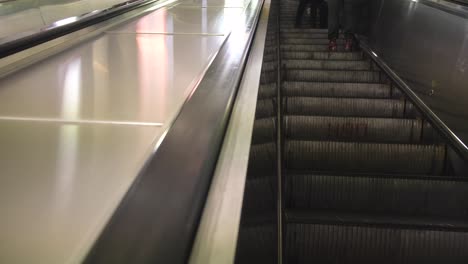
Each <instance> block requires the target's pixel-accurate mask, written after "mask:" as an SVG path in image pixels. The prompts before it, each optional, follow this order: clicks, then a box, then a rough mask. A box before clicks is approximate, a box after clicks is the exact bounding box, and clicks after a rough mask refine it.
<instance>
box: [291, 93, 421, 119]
mask: <svg viewBox="0 0 468 264" xmlns="http://www.w3.org/2000/svg"><path fill="white" fill-rule="evenodd" d="M283 109H284V114H285V115H309V116H342V117H393V118H401V117H413V116H414V112H415V110H414V107H413V106H412V105H411V104H410V103H408V102H406V103H405V102H404V101H401V100H396V99H364V98H325V97H288V98H285V99H283Z"/></svg>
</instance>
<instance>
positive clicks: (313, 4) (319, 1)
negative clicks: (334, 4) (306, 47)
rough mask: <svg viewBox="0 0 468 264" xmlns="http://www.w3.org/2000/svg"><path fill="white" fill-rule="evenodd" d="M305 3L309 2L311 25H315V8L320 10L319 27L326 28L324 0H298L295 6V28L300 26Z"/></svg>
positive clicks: (326, 14)
mask: <svg viewBox="0 0 468 264" xmlns="http://www.w3.org/2000/svg"><path fill="white" fill-rule="evenodd" d="M307 4H310V9H311V16H310V21H311V24H312V25H315V22H316V21H315V20H316V18H317V9H318V10H319V12H320V27H321V28H326V27H327V16H328V11H327V4H326V3H325V1H324V0H299V6H298V7H297V12H296V25H295V26H296V28H300V27H301V26H302V16H303V15H304V11H305V10H306V7H307Z"/></svg>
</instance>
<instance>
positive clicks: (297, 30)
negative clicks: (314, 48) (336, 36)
mask: <svg viewBox="0 0 468 264" xmlns="http://www.w3.org/2000/svg"><path fill="white" fill-rule="evenodd" d="M280 32H285V33H323V34H328V29H326V28H307V29H303V28H280Z"/></svg>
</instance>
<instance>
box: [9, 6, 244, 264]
mask: <svg viewBox="0 0 468 264" xmlns="http://www.w3.org/2000/svg"><path fill="white" fill-rule="evenodd" d="M186 9H187V11H184V12H183V13H180V15H183V16H186V17H189V18H195V19H200V21H202V24H200V26H203V25H206V29H213V30H216V31H217V30H219V32H221V33H222V35H223V36H217V35H202V34H198V33H203V32H202V31H201V30H198V28H196V27H193V25H191V24H189V23H185V22H184V23H179V24H177V23H176V22H174V23H175V24H172V22H171V21H170V20H168V19H166V16H165V15H164V14H167V16H170V14H168V13H164V12H162V13H161V14H163V15H161V16H160V15H156V16H154V17H155V18H156V19H153V20H151V21H148V22H143V23H140V24H139V25H141V26H144V28H145V29H147V30H148V31H152V32H156V30H161V31H162V32H161V33H163V34H139V33H138V32H126V33H125V34H120V33H118V32H116V33H112V32H107V33H105V32H104V33H101V34H100V35H95V36H94V38H92V39H88V40H87V41H86V42H84V43H80V44H75V46H73V47H72V48H70V49H68V50H66V51H63V52H60V53H57V54H55V55H53V56H50V57H48V58H45V59H43V60H42V61H39V62H36V63H34V64H32V65H29V66H28V67H25V68H21V70H19V71H15V72H13V73H11V74H8V75H6V76H4V77H2V78H1V79H0V145H1V146H2V148H1V149H0V192H1V194H0V199H1V201H0V206H1V207H2V209H3V210H4V211H3V212H4V213H2V219H1V220H0V236H1V237H2V239H1V240H2V242H1V243H0V262H1V263H79V262H81V261H82V260H83V258H84V257H85V256H86V254H88V251H89V249H90V247H91V246H92V244H93V243H94V241H95V239H96V238H97V236H98V235H99V233H100V232H101V231H102V230H103V228H104V227H105V226H106V224H107V222H108V221H109V218H110V217H111V215H112V214H113V213H114V211H115V209H116V208H117V206H118V205H119V202H120V201H121V199H122V197H124V195H125V193H126V192H127V191H128V188H129V186H131V184H132V183H133V180H134V179H135V177H136V175H137V174H138V173H139V172H140V170H141V169H142V166H143V164H144V163H145V162H147V160H148V158H149V157H150V156H151V154H153V152H154V151H155V149H156V147H157V146H159V144H160V143H161V140H162V138H163V136H164V135H165V133H166V132H167V128H168V127H170V126H171V123H172V122H173V120H174V119H175V117H176V116H177V115H178V114H179V111H180V109H181V107H182V106H183V105H184V103H185V102H186V100H187V98H190V96H193V95H192V92H193V89H194V87H196V85H197V84H198V82H199V81H200V79H201V78H202V77H203V74H204V73H205V71H206V69H207V66H208V65H209V64H210V63H211V61H212V59H213V58H214V56H215V55H216V54H217V53H218V51H219V49H220V48H221V46H222V44H223V42H224V41H225V38H226V36H227V35H228V33H229V30H230V28H232V25H235V24H239V23H237V20H239V19H241V20H243V19H246V18H245V17H244V16H243V15H241V13H242V12H239V10H240V11H242V10H241V9H242V8H229V9H232V10H235V11H232V12H237V13H235V14H238V15H239V17H238V18H237V20H236V19H235V18H232V17H230V14H232V13H229V12H228V11H227V10H226V12H224V10H222V9H223V8H214V9H213V10H215V11H208V10H206V11H208V12H206V13H203V12H202V11H203V10H201V9H211V8H203V7H201V6H199V7H198V8H197V7H196V6H190V7H187V8H186ZM226 9H228V8H226ZM153 10H154V9H153ZM174 10H176V11H177V10H178V9H176V8H174ZM154 12H156V13H157V12H158V10H156V11H154ZM178 14H179V13H178ZM200 14H201V16H200ZM211 15H213V17H214V18H213V19H214V20H210V19H211V18H210V19H209V18H208V17H210V16H211ZM224 15H226V16H229V19H225V18H223V16H224ZM173 18H174V19H175V18H176V17H173ZM159 19H160V20H159ZM134 21H137V20H134ZM191 21H192V20H191ZM208 21H210V23H214V24H215V25H216V26H214V27H212V28H210V27H209V26H208V25H209V23H208ZM216 21H221V22H220V23H219V24H216ZM113 23H115V21H114V22H113ZM147 23H148V24H147ZM174 25H178V26H177V27H174ZM185 28H188V29H190V30H192V32H194V34H183V33H186V32H189V30H185ZM201 29H203V27H201ZM166 32H172V33H173V34H172V33H171V34H164V33H166ZM88 33H89V34H94V32H93V31H92V30H91V31H88ZM179 33H180V34H179ZM81 38H85V37H84V36H80V39H81ZM60 45H61V44H60ZM64 45H65V44H64ZM54 48H55V46H48V47H47V49H49V50H53V49H54ZM47 49H46V50H45V51H44V50H43V51H41V52H40V53H41V54H47V53H48V52H50V51H48V50H47ZM24 54H27V53H24ZM24 54H23V55H22V56H23V59H24V60H27V58H26V57H25V56H26V55H24ZM41 56H43V55H38V57H41ZM236 56H237V55H236ZM42 58H44V57H42ZM5 60H7V62H5ZM13 64H15V63H13ZM0 65H2V66H3V67H7V68H8V65H9V64H8V57H7V58H5V59H3V60H2V61H0ZM14 67H17V66H14ZM14 67H13V68H14ZM20 67H23V66H20ZM10 71H11V70H10V69H8V70H7V71H6V72H10ZM215 91H218V92H223V91H221V90H219V89H218V90H215ZM215 94H216V93H213V94H212V95H215ZM215 98H217V97H215ZM207 107H210V106H207ZM192 114H193V115H195V116H197V117H198V116H199V113H195V112H193V113H192ZM195 119H196V118H191V122H192V121H193V120H195ZM191 122H188V123H190V124H191ZM189 129H190V127H187V123H184V125H183V131H184V132H186V131H188V130H189ZM202 136H203V135H202ZM178 167H181V166H180V164H178Z"/></svg>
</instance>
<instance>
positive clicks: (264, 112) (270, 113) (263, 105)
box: [255, 99, 276, 119]
mask: <svg viewBox="0 0 468 264" xmlns="http://www.w3.org/2000/svg"><path fill="white" fill-rule="evenodd" d="M274 116H276V110H275V101H274V100H272V99H263V100H258V101H257V109H256V112H255V119H261V118H266V117H274Z"/></svg>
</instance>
